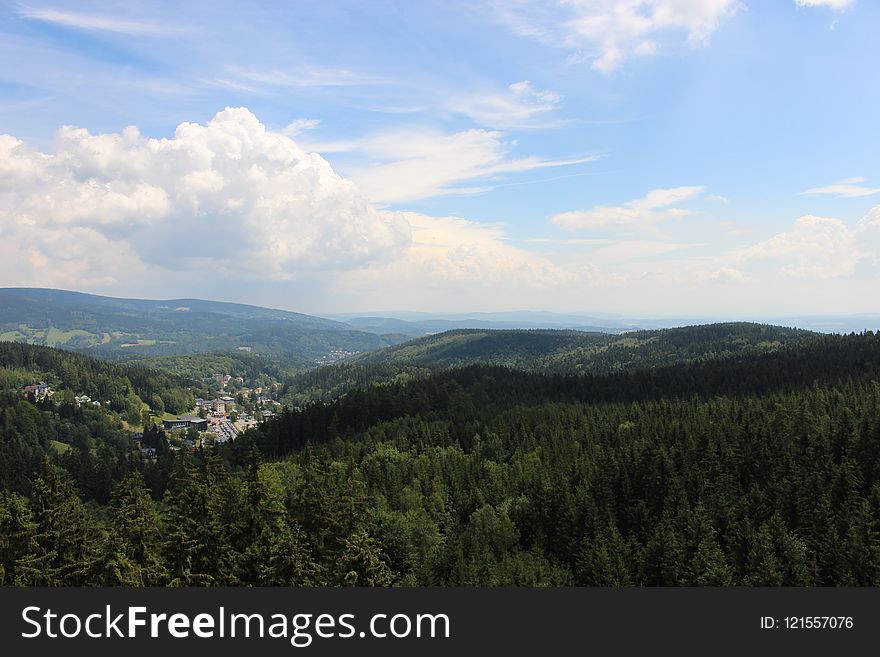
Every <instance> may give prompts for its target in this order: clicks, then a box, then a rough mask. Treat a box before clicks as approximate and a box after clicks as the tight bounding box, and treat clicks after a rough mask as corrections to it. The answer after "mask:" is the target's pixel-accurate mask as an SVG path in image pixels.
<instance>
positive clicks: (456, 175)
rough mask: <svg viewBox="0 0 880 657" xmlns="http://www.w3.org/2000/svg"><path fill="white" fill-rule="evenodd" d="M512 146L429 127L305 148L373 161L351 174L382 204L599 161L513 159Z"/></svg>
mask: <svg viewBox="0 0 880 657" xmlns="http://www.w3.org/2000/svg"><path fill="white" fill-rule="evenodd" d="M513 146H514V144H512V143H510V142H507V141H505V139H504V134H503V133H501V132H499V131H496V130H482V129H473V130H465V131H462V132H455V133H443V132H437V131H432V130H427V129H424V128H410V129H403V130H397V131H392V132H385V133H381V134H378V135H373V136H369V137H364V138H360V139H354V140H348V141H340V142H334V143H324V144H307V145H306V147H307V148H309V149H311V150H315V151H318V152H322V153H334V152H335V153H356V154H358V155H359V156H361V157H365V158H366V159H367V160H368V161H370V162H371V164H369V165H368V166H361V167H357V168H356V169H354V170H353V171H350V176H351V178H352V179H353V180H354V182H355V183H357V185H358V187H360V188H361V189H362V190H363V191H364V192H365V193H366V194H367V196H368V197H369V198H370V199H371V200H372V201H374V202H378V203H400V202H405V201H414V200H418V199H425V198H431V197H435V196H447V195H453V194H455V195H462V194H477V193H481V192H485V191H488V190H489V189H492V181H494V180H496V179H497V178H498V177H499V176H504V175H508V174H516V173H523V172H526V171H531V170H535V169H546V168H555V167H565V166H570V165H574V164H582V163H585V162H591V161H593V160H596V159H598V158H599V157H600V156H598V155H586V156H582V157H574V158H565V159H544V158H541V157H536V156H529V157H522V158H511V157H510V156H509V154H510V150H511V149H512V148H513Z"/></svg>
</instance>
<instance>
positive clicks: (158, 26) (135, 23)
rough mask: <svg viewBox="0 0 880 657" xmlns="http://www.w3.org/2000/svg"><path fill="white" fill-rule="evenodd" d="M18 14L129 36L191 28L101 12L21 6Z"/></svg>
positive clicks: (38, 19)
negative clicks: (91, 12)
mask: <svg viewBox="0 0 880 657" xmlns="http://www.w3.org/2000/svg"><path fill="white" fill-rule="evenodd" d="M18 16H19V17H21V18H24V19H26V20H31V21H38V22H40V23H49V24H52V25H59V26H61V27H68V28H73V29H77V30H88V31H99V32H115V33H117V34H127V35H130V36H158V37H162V36H175V35H179V34H183V33H185V32H189V31H191V28H189V27H187V26H184V25H176V24H174V23H171V22H157V21H149V20H138V19H132V18H120V17H116V16H109V15H102V14H85V13H79V12H73V11H62V10H58V9H47V8H31V7H22V8H20V9H19V10H18Z"/></svg>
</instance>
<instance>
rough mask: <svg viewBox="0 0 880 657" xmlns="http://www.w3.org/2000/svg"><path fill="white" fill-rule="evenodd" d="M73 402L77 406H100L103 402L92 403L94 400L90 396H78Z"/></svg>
mask: <svg viewBox="0 0 880 657" xmlns="http://www.w3.org/2000/svg"><path fill="white" fill-rule="evenodd" d="M73 401H74V402H75V403H76V405H77V406H100V405H101V402H99V401H92V398H91V397H89V396H88V395H77V396H76V397H74V398H73Z"/></svg>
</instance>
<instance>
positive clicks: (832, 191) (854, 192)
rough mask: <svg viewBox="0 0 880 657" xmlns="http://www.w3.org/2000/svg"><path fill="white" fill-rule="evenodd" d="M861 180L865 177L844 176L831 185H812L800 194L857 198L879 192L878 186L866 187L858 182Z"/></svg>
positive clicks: (863, 180) (861, 181)
mask: <svg viewBox="0 0 880 657" xmlns="http://www.w3.org/2000/svg"><path fill="white" fill-rule="evenodd" d="M863 182H865V179H864V178H861V177H857V178H846V179H845V180H841V181H839V182H836V183H834V184H833V185H826V186H824V187H813V188H812V189H808V190H806V191H805V192H801V194H803V195H805V196H822V195H830V196H834V197H836V198H858V197H860V196H871V195H873V194H880V187H868V186H866V185H862V184H859V183H863Z"/></svg>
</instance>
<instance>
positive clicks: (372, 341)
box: [0, 288, 406, 366]
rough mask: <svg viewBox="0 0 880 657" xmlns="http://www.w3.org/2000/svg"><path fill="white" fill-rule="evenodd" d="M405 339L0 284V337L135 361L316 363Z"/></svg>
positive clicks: (265, 316)
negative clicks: (240, 356)
mask: <svg viewBox="0 0 880 657" xmlns="http://www.w3.org/2000/svg"><path fill="white" fill-rule="evenodd" d="M404 339H406V336H403V335H379V334H376V333H371V332H365V331H359V330H357V329H356V328H354V327H352V326H350V325H348V324H344V323H341V322H336V321H333V320H330V319H325V318H322V317H315V316H312V315H306V314H302V313H295V312H290V311H285V310H275V309H270V308H262V307H259V306H250V305H245V304H237V303H225V302H219V301H205V300H201V299H166V300H152V299H119V298H114V297H104V296H99V295H93V294H84V293H80V292H70V291H65V290H53V289H44V288H4V289H0V340H3V341H14V342H27V343H30V344H41V345H47V346H53V347H63V348H65V349H72V350H78V351H86V352H88V353H91V354H93V355H96V356H101V357H105V358H108V357H109V358H123V359H124V358H138V357H144V356H164V355H176V354H192V353H204V352H222V351H235V350H239V349H240V350H243V351H248V352H251V353H255V354H259V355H263V356H271V357H281V358H286V359H290V360H291V361H293V362H296V363H298V364H301V365H303V366H305V365H314V364H318V363H321V362H322V359H324V360H325V361H326V360H327V359H330V360H333V359H336V358H340V357H343V356H346V355H351V354H353V353H356V352H362V351H367V350H373V349H378V348H381V347H384V346H388V345H391V344H396V343H398V342H401V341H403V340H404Z"/></svg>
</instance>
